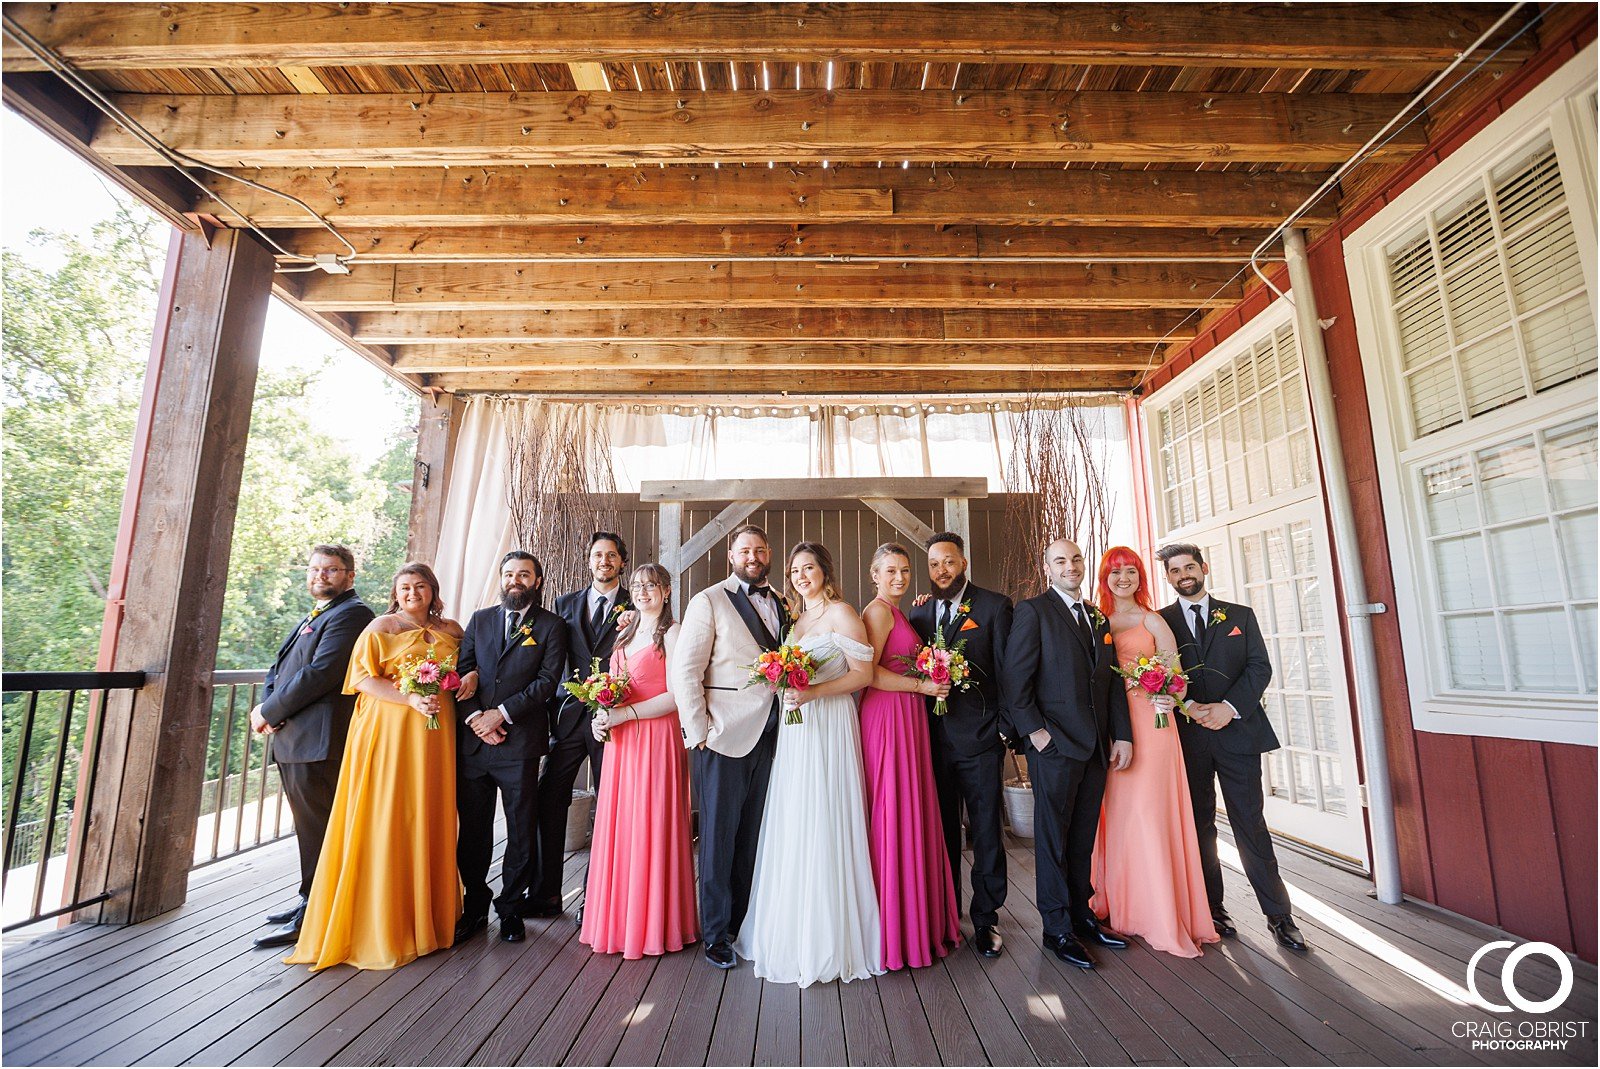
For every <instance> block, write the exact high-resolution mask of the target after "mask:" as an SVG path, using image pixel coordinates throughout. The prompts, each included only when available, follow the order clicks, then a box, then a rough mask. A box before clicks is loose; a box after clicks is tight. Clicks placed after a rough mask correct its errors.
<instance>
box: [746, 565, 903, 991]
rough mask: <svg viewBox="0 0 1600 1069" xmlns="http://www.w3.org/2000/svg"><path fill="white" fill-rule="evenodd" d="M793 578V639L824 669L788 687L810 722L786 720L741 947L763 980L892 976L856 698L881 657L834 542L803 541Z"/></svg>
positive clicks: (780, 731)
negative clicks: (842, 594) (843, 590)
mask: <svg viewBox="0 0 1600 1069" xmlns="http://www.w3.org/2000/svg"><path fill="white" fill-rule="evenodd" d="M788 576H789V585H790V587H791V589H792V590H793V591H794V592H795V593H796V594H798V595H799V597H800V599H801V601H802V603H803V605H804V608H803V610H802V611H800V612H797V613H796V614H795V626H794V630H793V631H791V632H790V636H789V638H788V639H787V640H786V641H791V642H797V643H799V644H800V645H801V646H803V647H804V648H805V649H806V650H807V651H808V652H809V653H810V654H811V655H812V656H813V657H814V658H815V659H816V660H817V661H818V662H820V664H819V667H818V669H817V672H816V675H815V677H814V678H813V680H812V684H811V686H809V687H807V688H806V689H805V690H804V691H802V692H799V693H798V694H797V692H795V691H792V690H791V691H787V692H785V697H786V702H787V706H788V707H793V706H795V705H796V704H797V701H798V703H799V709H800V714H801V722H800V723H798V724H789V723H780V724H779V726H778V750H777V755H776V757H775V758H774V759H773V764H772V779H771V781H770V784H769V786H768V788H767V802H766V809H765V810H764V812H763V814H762V818H761V839H760V843H759V845H758V846H757V848H756V869H755V881H754V884H753V886H752V888H751V892H750V910H749V912H748V913H746V914H745V919H744V924H743V926H742V927H741V928H740V929H739V938H738V941H737V942H736V943H735V944H734V950H735V951H736V952H737V953H738V954H739V956H740V957H744V958H748V959H749V960H750V961H752V962H753V963H754V967H755V973H756V975H757V976H760V977H762V978H763V979H766V980H774V981H777V982H780V983H788V984H799V985H800V986H801V987H806V986H808V985H810V984H813V983H819V982H825V981H828V980H835V979H837V980H846V981H849V980H859V979H862V978H864V977H868V976H876V975H878V974H879V973H882V972H883V967H882V965H881V964H880V961H881V958H882V936H881V933H880V930H879V925H878V896H877V893H876V891H875V889H874V887H873V882H872V856H871V854H870V853H869V851H868V849H867V810H866V791H865V788H864V786H863V782H864V780H863V775H862V767H861V728H860V722H859V720H858V719H857V714H856V703H855V697H854V695H855V692H856V691H858V690H860V689H861V688H862V687H864V686H866V685H867V684H868V683H869V682H870V681H871V679H872V660H873V656H872V647H871V646H870V645H869V644H868V643H867V633H866V629H865V627H864V626H863V625H862V623H861V618H860V617H859V616H857V615H856V613H855V611H854V610H853V609H852V608H851V607H850V606H849V605H847V604H845V603H844V602H843V601H840V600H839V595H838V586H837V583H836V582H835V580H834V570H833V558H832V555H831V554H829V552H828V550H827V548H826V547H824V546H822V545H819V544H817V543H815V542H801V543H799V544H798V545H796V546H795V547H794V549H792V550H790V551H789V567H788Z"/></svg>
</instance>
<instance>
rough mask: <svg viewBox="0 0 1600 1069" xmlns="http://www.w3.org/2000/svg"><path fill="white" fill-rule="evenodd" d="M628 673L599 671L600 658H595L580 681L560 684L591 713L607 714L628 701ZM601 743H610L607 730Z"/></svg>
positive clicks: (609, 734)
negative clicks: (602, 710) (605, 712)
mask: <svg viewBox="0 0 1600 1069" xmlns="http://www.w3.org/2000/svg"><path fill="white" fill-rule="evenodd" d="M628 683H629V679H628V673H626V672H602V671H600V658H598V657H596V658H595V659H594V660H593V661H592V662H590V664H589V674H588V676H586V677H585V678H584V679H582V680H576V679H574V680H570V681H568V682H566V683H563V684H561V685H562V686H563V687H565V688H566V690H567V693H568V694H570V695H572V696H573V697H574V698H576V699H578V700H579V701H580V702H582V703H583V704H584V705H586V706H588V707H589V711H590V712H591V713H592V712H594V711H595V710H596V709H605V710H607V711H608V712H609V711H610V710H612V709H615V708H616V707H617V706H619V705H624V704H626V702H627V700H628ZM601 741H602V742H610V741H611V732H610V730H609V729H608V730H607V731H606V733H605V737H604V738H603V739H602V740H601Z"/></svg>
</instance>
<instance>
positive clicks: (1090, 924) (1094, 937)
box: [1072, 917, 1128, 950]
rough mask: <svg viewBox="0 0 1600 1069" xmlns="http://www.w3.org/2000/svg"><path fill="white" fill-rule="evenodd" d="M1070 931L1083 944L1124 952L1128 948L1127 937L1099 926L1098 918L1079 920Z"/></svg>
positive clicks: (1101, 925)
mask: <svg viewBox="0 0 1600 1069" xmlns="http://www.w3.org/2000/svg"><path fill="white" fill-rule="evenodd" d="M1072 930H1073V932H1074V933H1075V934H1076V935H1077V936H1078V938H1079V939H1081V940H1083V941H1084V942H1085V943H1093V944H1095V945H1096V946H1103V947H1105V948H1106V949H1108V950H1126V949H1127V948H1128V937H1127V936H1125V935H1121V934H1119V933H1117V932H1113V931H1112V930H1111V929H1110V928H1107V927H1106V926H1105V925H1103V924H1101V923H1100V919H1099V918H1098V917H1090V918H1088V919H1087V920H1081V921H1079V922H1078V923H1077V924H1074V925H1073V926H1072Z"/></svg>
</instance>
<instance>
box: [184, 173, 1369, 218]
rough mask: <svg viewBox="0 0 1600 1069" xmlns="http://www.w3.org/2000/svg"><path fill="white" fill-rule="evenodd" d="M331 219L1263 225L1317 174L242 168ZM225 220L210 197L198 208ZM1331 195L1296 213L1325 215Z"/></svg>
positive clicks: (267, 207) (289, 212)
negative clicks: (1306, 209) (1308, 210)
mask: <svg viewBox="0 0 1600 1069" xmlns="http://www.w3.org/2000/svg"><path fill="white" fill-rule="evenodd" d="M246 173H248V174H249V176H250V177H251V178H252V179H254V180H256V181H258V182H261V183H262V184H264V185H266V186H268V187H270V188H272V189H275V190H279V191H281V192H284V193H289V194H291V195H293V196H295V197H298V198H300V199H302V200H304V201H305V202H306V203H307V204H308V205H310V207H311V208H312V209H313V210H315V211H316V212H317V213H318V214H319V215H321V216H323V217H325V218H327V219H328V220H330V221H331V222H333V223H334V224H335V225H337V226H340V227H350V228H356V227H428V226H446V227H463V226H501V225H511V224H527V225H541V226H543V225H565V224H603V225H606V226H617V225H635V226H667V225H676V224H711V225H733V224H740V225H751V224H763V223H783V224H812V223H873V222H877V223H885V222H895V223H931V224H935V225H960V224H975V225H989V226H1005V225H1029V226H1033V225H1039V226H1131V227H1139V226H1156V227H1194V228H1204V227H1272V226H1276V225H1277V224H1278V223H1280V222H1282V221H1283V219H1284V218H1285V217H1286V216H1287V215H1288V214H1289V213H1290V212H1291V211H1293V210H1294V209H1295V208H1296V207H1297V206H1299V205H1300V204H1301V203H1302V202H1303V201H1305V200H1306V198H1308V197H1309V196H1310V195H1311V194H1312V193H1313V192H1315V190H1316V189H1317V187H1318V186H1319V185H1320V184H1321V182H1322V176H1320V175H1315V174H1282V173H1276V172H1268V173H1261V174H1244V173H1233V172H1217V171H1133V170H1116V171H1108V170H1087V169H1075V170H1054V169H1033V168H1027V169H1021V170H1007V169H1002V168H975V167H918V168H910V169H900V168H891V167H883V168H878V167H866V168H863V167H844V168H836V167H829V168H822V167H806V168H800V167H787V166H786V167H774V168H770V169H769V168H767V167H722V168H712V167H654V166H647V167H628V168H608V167H538V168H534V167H526V168H525V167H498V168H488V169H479V168H475V167H474V168H464V167H456V168H446V167H433V168H413V167H403V168H339V169H310V168H297V169H287V170H281V169H270V170H264V171H250V172H246ZM204 181H205V184H206V185H207V186H208V187H210V188H212V189H215V190H217V191H218V192H220V193H221V194H222V195H223V196H224V197H226V198H227V199H228V201H229V202H230V203H232V204H233V205H234V206H235V208H237V210H238V211H239V212H242V213H244V214H245V215H247V216H249V217H250V218H251V219H253V220H254V221H255V222H256V224H257V225H258V226H266V227H292V228H304V227H316V226H319V225H320V224H318V223H317V222H316V221H315V220H314V219H312V218H311V217H310V216H309V215H307V213H306V212H305V211H304V210H303V209H301V208H299V207H297V206H296V205H293V204H291V203H289V202H287V201H285V200H284V199H283V198H282V197H276V196H272V195H271V194H268V193H263V192H261V191H259V190H253V189H249V188H247V187H245V186H241V185H239V184H238V183H237V182H232V181H229V180H227V179H223V178H219V177H217V176H214V175H210V176H205V178H204ZM195 207H196V209H197V210H200V211H204V212H207V213H210V214H213V215H216V216H217V217H218V218H220V219H223V220H224V221H226V222H228V223H229V224H230V225H238V224H239V223H240V222H241V221H242V220H241V219H240V217H239V216H238V215H235V214H234V213H233V212H231V211H229V210H228V209H226V208H224V207H223V206H222V205H221V204H220V203H219V202H217V201H215V200H211V199H208V198H205V197H201V198H200V199H199V200H198V203H197V204H196V205H195ZM1336 208H1337V200H1336V198H1334V197H1328V198H1325V199H1324V200H1322V201H1321V202H1320V203H1318V204H1317V205H1316V206H1314V207H1313V208H1312V209H1311V211H1310V212H1309V213H1308V214H1307V215H1306V216H1305V220H1306V224H1307V225H1308V226H1326V225H1328V224H1330V223H1332V222H1333V220H1334V217H1335V209H1336Z"/></svg>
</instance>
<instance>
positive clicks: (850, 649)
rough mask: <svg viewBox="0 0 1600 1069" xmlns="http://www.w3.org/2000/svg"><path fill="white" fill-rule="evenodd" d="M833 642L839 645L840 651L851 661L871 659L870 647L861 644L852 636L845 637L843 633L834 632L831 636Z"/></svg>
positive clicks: (868, 660)
mask: <svg viewBox="0 0 1600 1069" xmlns="http://www.w3.org/2000/svg"><path fill="white" fill-rule="evenodd" d="M833 643H834V645H836V646H838V647H839V652H840V653H842V654H844V655H845V656H846V657H848V658H850V659H851V660H852V661H867V662H871V661H872V660H873V656H872V647H871V646H867V645H863V644H862V643H860V642H857V641H856V640H855V639H853V638H846V637H845V636H844V635H840V634H837V633H836V634H834V636H833Z"/></svg>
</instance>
